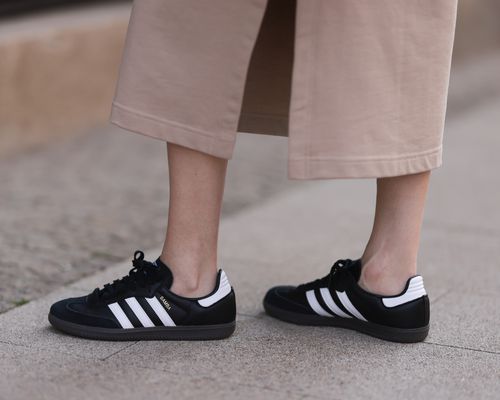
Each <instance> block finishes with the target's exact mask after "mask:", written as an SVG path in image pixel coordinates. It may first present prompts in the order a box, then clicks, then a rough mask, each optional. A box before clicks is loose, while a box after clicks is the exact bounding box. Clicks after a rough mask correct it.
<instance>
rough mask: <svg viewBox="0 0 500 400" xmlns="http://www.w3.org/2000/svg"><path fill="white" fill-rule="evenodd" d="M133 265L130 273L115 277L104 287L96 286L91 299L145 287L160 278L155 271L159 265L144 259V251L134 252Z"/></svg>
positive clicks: (101, 298) (96, 299)
mask: <svg viewBox="0 0 500 400" xmlns="http://www.w3.org/2000/svg"><path fill="white" fill-rule="evenodd" d="M132 265H133V268H132V269H131V270H130V271H129V273H128V275H126V276H124V277H122V278H120V279H115V280H114V281H113V282H112V283H106V284H105V285H104V286H103V288H102V289H99V288H96V289H95V290H94V291H93V292H92V293H91V294H90V296H89V297H90V300H91V301H99V300H104V299H108V298H112V297H114V296H116V295H119V294H121V293H123V292H125V291H127V290H129V289H135V288H137V287H145V286H146V284H148V283H151V282H152V281H154V280H155V278H156V279H157V278H158V273H155V270H156V269H157V266H156V265H155V264H153V263H152V262H150V261H146V260H144V253H143V252H142V251H140V250H137V251H136V252H135V253H134V259H133V260H132Z"/></svg>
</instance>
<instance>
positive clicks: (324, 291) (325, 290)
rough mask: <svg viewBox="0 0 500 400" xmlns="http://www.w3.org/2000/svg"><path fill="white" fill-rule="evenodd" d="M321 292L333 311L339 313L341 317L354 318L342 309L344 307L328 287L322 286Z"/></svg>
mask: <svg viewBox="0 0 500 400" xmlns="http://www.w3.org/2000/svg"><path fill="white" fill-rule="evenodd" d="M319 292H320V293H321V297H322V298H323V301H324V302H325V304H326V305H327V306H328V308H329V309H330V311H331V312H332V313H334V314H336V315H338V316H339V317H343V318H352V317H351V316H350V315H349V314H346V313H345V312H344V311H342V309H341V308H340V307H339V306H338V305H337V304H336V303H335V301H334V300H333V298H332V295H331V294H330V290H328V288H321V289H320V290H319Z"/></svg>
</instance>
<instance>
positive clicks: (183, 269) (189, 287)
mask: <svg viewBox="0 0 500 400" xmlns="http://www.w3.org/2000/svg"><path fill="white" fill-rule="evenodd" d="M160 259H161V260H162V262H164V263H165V264H166V265H168V267H169V268H170V270H171V271H172V275H173V278H174V280H173V283H172V286H171V288H170V290H171V291H172V292H173V293H175V294H177V295H179V296H183V297H203V296H205V295H207V294H209V293H210V292H212V291H213V289H214V287H215V282H216V278H217V267H216V262H215V261H210V260H208V259H207V260H203V261H202V260H195V259H189V258H182V259H181V258H174V259H172V258H170V257H167V256H166V255H165V254H162V255H161V256H160Z"/></svg>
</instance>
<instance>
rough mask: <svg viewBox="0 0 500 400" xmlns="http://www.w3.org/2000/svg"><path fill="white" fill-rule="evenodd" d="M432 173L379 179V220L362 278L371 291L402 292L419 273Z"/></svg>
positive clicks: (366, 257)
mask: <svg viewBox="0 0 500 400" xmlns="http://www.w3.org/2000/svg"><path fill="white" fill-rule="evenodd" d="M429 177H430V171H426V172H423V173H418V174H412V175H404V176H398V177H394V178H381V179H378V180H377V205H376V211H375V220H374V223H373V230H372V233H371V236H370V240H369V241H368V244H367V246H366V249H365V251H364V254H363V256H362V265H363V268H362V271H361V278H360V280H359V285H360V286H361V287H362V288H363V289H365V290H367V291H368V292H371V293H377V294H383V295H395V294H398V293H400V292H401V291H402V290H403V289H404V285H405V283H406V281H407V279H408V278H409V277H411V276H412V275H415V274H416V271H417V253H418V248H419V241H420V229H421V225H422V219H423V213H424V206H425V200H426V195H427V189H428V185H429Z"/></svg>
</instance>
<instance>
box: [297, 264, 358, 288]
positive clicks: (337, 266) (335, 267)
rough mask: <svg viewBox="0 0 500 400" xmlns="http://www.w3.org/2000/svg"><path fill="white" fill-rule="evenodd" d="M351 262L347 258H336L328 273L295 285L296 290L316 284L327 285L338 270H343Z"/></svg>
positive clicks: (313, 286) (312, 286) (315, 285)
mask: <svg viewBox="0 0 500 400" xmlns="http://www.w3.org/2000/svg"><path fill="white" fill-rule="evenodd" d="M351 264H352V260H351V259H349V258H346V259H343V260H337V261H335V263H334V264H333V265H332V267H331V269H330V273H329V274H328V275H326V276H324V277H323V278H318V279H315V280H314V281H311V282H307V283H303V284H301V285H299V286H297V289H298V290H307V289H309V288H315V287H317V286H318V285H327V286H328V285H329V283H330V282H331V280H333V279H334V277H335V276H336V275H338V273H339V272H345V271H346V270H347V269H348V268H349V266H350V265H351Z"/></svg>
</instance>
